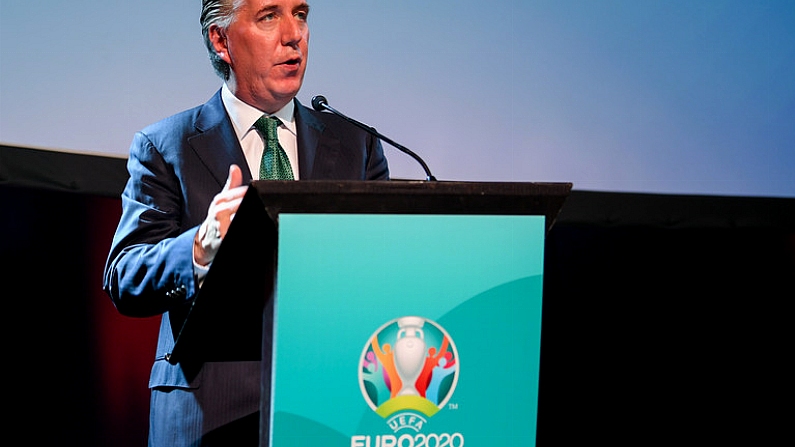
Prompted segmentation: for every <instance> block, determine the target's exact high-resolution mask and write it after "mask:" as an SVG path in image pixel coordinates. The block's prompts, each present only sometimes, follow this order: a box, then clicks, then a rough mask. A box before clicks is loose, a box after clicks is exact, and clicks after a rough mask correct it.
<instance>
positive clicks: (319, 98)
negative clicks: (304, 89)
mask: <svg viewBox="0 0 795 447" xmlns="http://www.w3.org/2000/svg"><path fill="white" fill-rule="evenodd" d="M327 105H328V101H326V97H325V96H323V95H315V96H313V97H312V108H313V109H315V110H317V111H318V112H322V111H323V110H324V109H325V108H326V106H327Z"/></svg>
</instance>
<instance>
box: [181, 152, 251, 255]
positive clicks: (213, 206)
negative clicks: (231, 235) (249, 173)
mask: <svg viewBox="0 0 795 447" xmlns="http://www.w3.org/2000/svg"><path fill="white" fill-rule="evenodd" d="M242 184H243V172H242V171H241V170H240V167H239V166H237V165H231V166H229V177H228V178H227V179H226V184H225V185H224V189H222V190H221V192H219V193H218V194H216V196H215V197H214V198H213V201H212V202H211V203H210V209H209V210H208V211H207V218H206V219H205V220H204V222H203V223H202V225H201V227H199V231H198V232H197V233H196V238H195V239H194V240H193V260H194V261H196V262H197V263H198V264H199V265H203V266H207V265H209V264H210V263H211V262H212V261H213V259H214V258H215V254H216V253H218V247H220V246H221V241H222V240H223V238H224V237H225V236H226V232H227V231H229V224H230V223H232V219H233V218H234V217H235V213H236V212H237V209H238V207H240V202H242V201H243V196H244V195H245V194H246V189H247V186H242Z"/></svg>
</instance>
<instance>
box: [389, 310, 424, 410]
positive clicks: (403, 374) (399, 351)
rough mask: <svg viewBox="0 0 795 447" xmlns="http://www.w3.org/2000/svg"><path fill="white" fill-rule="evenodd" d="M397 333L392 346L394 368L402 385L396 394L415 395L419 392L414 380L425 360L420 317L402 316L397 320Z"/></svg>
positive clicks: (422, 322)
mask: <svg viewBox="0 0 795 447" xmlns="http://www.w3.org/2000/svg"><path fill="white" fill-rule="evenodd" d="M397 324H398V328H399V329H398V333H397V336H396V341H395V347H394V350H393V351H394V359H395V369H397V373H398V376H399V377H400V380H401V382H402V383H403V387H402V388H401V389H400V391H399V392H398V396H417V395H419V394H420V393H419V392H418V391H417V388H416V387H415V382H416V381H417V378H418V377H419V375H420V373H421V372H422V366H423V363H424V361H425V356H426V352H425V333H424V332H423V331H422V326H423V325H424V324H425V320H424V319H423V318H421V317H402V318H399V319H398V320H397Z"/></svg>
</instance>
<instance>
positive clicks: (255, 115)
mask: <svg viewBox="0 0 795 447" xmlns="http://www.w3.org/2000/svg"><path fill="white" fill-rule="evenodd" d="M221 100H222V101H223V103H224V107H225V108H226V112H227V113H228V114H229V119H231V120H232V127H234V129H235V133H236V134H237V138H238V139H241V140H242V139H243V137H244V136H246V134H247V133H248V132H250V131H251V130H252V129H253V128H254V122H256V121H257V120H258V119H259V118H260V117H261V116H262V115H263V114H264V112H263V111H261V110H259V109H257V108H256V107H253V106H250V105H248V104H246V103H245V102H243V101H241V100H240V99H238V97H237V96H235V95H234V94H232V91H231V90H229V86H227V85H226V83H225V82H224V85H223V87H221ZM294 111H295V102H294V101H290V102H288V103H287V105H285V106H284V107H282V108H281V109H279V110H277V111H276V113H273V114H270V115H269V116H275V117H276V118H279V120H281V122H282V124H283V125H284V126H285V127H286V128H287V129H288V130H289V131H290V132H292V133H293V134H295V115H294Z"/></svg>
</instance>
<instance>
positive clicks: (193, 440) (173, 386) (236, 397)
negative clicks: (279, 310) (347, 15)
mask: <svg viewBox="0 0 795 447" xmlns="http://www.w3.org/2000/svg"><path fill="white" fill-rule="evenodd" d="M308 13H309V6H308V5H307V4H306V3H305V2H304V1H303V0H203V2H202V13H201V24H202V33H203V35H204V40H205V43H206V45H207V48H208V51H209V54H210V59H211V62H212V64H213V67H214V68H215V70H216V72H217V73H218V74H219V76H220V77H221V78H222V79H223V80H224V83H223V86H222V88H221V89H220V90H219V91H218V92H217V93H216V94H215V95H214V96H213V97H212V98H211V99H210V100H209V101H208V102H207V103H205V104H203V105H201V106H198V107H196V108H193V109H191V110H187V111H184V112H182V113H179V114H177V115H174V116H172V117H169V118H167V119H165V120H163V121H160V122H158V123H155V124H153V125H150V126H148V127H146V128H145V129H143V130H142V131H140V132H138V133H136V135H135V136H134V138H133V142H132V144H131V147H130V155H129V160H128V163H127V167H128V171H129V173H130V178H129V180H128V182H127V185H126V187H125V189H124V192H123V193H122V216H121V219H120V222H119V225H118V228H117V230H116V234H115V236H114V238H113V242H112V246H111V250H110V253H109V257H108V261H107V264H106V267H105V275H104V289H105V291H106V292H107V293H108V295H109V296H110V297H111V299H112V300H113V303H114V304H115V305H116V308H117V309H118V311H119V312H120V313H122V314H124V315H129V316H142V317H143V316H152V315H158V314H162V322H161V328H160V335H159V340H158V346H157V353H156V359H155V362H154V365H153V367H152V373H151V377H150V381H149V387H150V388H151V407H150V433H149V445H150V446H169V447H175V446H212V445H235V446H246V445H251V446H255V445H258V442H259V417H260V415H259V413H258V411H259V408H260V407H259V406H260V402H259V400H260V385H261V383H260V376H261V374H260V371H261V366H260V363H259V362H206V363H204V364H202V365H200V366H199V367H198V368H197V369H196V370H194V368H187V367H185V366H183V365H181V364H179V363H178V364H176V365H172V364H170V363H169V362H168V361H167V360H166V358H167V356H168V354H169V353H170V352H171V350H172V348H173V346H174V333H173V332H172V326H174V327H180V323H181V321H178V318H179V317H177V315H182V314H183V313H184V310H185V309H186V307H187V306H189V305H190V303H191V301H192V300H193V298H194V297H195V296H196V294H197V293H198V291H199V289H200V287H201V282H202V279H203V277H204V275H205V274H206V272H207V270H208V269H209V268H210V265H211V263H212V260H213V258H214V256H215V254H216V252H217V250H218V247H219V245H220V243H221V241H222V240H223V238H224V236H225V235H226V232H227V230H228V228H229V223H230V221H231V219H232V218H233V217H234V214H235V212H236V210H237V208H238V206H239V204H240V202H241V200H242V197H243V195H244V193H245V190H246V188H247V186H246V185H247V184H248V182H249V181H251V180H252V179H257V178H260V174H261V170H260V168H261V165H262V166H263V169H264V167H265V166H267V165H268V163H267V162H262V161H261V160H262V155H263V153H265V152H268V151H269V150H270V149H269V148H270V144H267V143H266V142H265V139H266V138H268V137H267V136H266V135H264V134H265V133H268V132H266V131H263V130H262V127H257V128H255V127H254V126H255V123H258V122H259V121H261V120H260V117H261V116H262V115H268V116H275V117H277V118H279V120H280V121H281V124H279V125H278V129H277V134H278V142H279V144H280V145H281V147H282V148H283V149H284V151H285V154H286V158H287V159H288V160H289V166H287V167H286V170H287V171H288V174H291V175H292V177H293V178H295V179H347V180H378V179H383V180H386V179H388V176H389V173H388V166H387V161H386V159H385V157H384V154H383V149H382V147H381V143H380V142H379V141H378V139H377V138H374V137H372V136H371V135H369V134H368V133H366V132H364V131H362V130H360V129H358V128H357V127H355V126H352V125H350V124H348V123H346V122H345V121H344V120H342V119H339V118H338V117H336V116H334V115H332V114H322V113H319V112H316V111H314V110H311V109H309V108H307V107H304V106H303V105H301V104H300V103H299V102H298V101H297V100H296V99H295V96H296V94H297V93H298V91H299V89H300V87H301V84H302V82H303V77H304V72H305V70H306V64H307V49H308V44H309V28H308V24H307V15H308ZM258 126H259V124H258ZM172 319H174V320H176V321H172Z"/></svg>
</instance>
